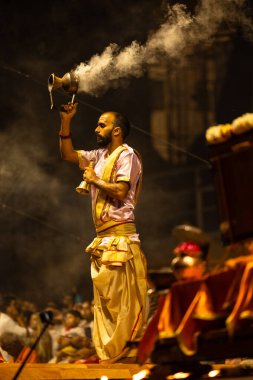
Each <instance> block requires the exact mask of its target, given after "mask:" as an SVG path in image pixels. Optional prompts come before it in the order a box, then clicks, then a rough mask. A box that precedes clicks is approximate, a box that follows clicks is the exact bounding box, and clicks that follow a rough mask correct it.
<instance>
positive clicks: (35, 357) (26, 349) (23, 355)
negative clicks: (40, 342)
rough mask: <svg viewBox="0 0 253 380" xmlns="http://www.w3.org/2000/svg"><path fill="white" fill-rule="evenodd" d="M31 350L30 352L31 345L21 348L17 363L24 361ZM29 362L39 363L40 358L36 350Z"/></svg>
mask: <svg viewBox="0 0 253 380" xmlns="http://www.w3.org/2000/svg"><path fill="white" fill-rule="evenodd" d="M29 352H30V347H24V348H23V349H22V350H21V352H20V354H19V355H18V357H17V359H16V360H15V363H21V362H23V361H24V360H25V359H26V357H27V355H28V354H29ZM27 363H39V358H38V355H37V353H36V351H32V353H31V355H30V357H29V359H28V361H27Z"/></svg>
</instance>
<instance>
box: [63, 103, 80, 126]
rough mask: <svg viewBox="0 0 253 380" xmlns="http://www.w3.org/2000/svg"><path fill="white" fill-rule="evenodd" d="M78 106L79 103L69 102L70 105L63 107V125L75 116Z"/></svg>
mask: <svg viewBox="0 0 253 380" xmlns="http://www.w3.org/2000/svg"><path fill="white" fill-rule="evenodd" d="M77 105H78V103H77V102H76V103H74V104H73V103H71V102H69V103H68V104H63V105H61V111H60V117H61V121H62V122H63V123H64V122H69V121H70V120H71V119H72V118H73V117H74V116H75V114H76V109H77Z"/></svg>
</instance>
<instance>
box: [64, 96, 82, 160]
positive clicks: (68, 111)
mask: <svg viewBox="0 0 253 380" xmlns="http://www.w3.org/2000/svg"><path fill="white" fill-rule="evenodd" d="M76 108H77V103H75V104H72V103H69V104H67V105H63V106H61V112H60V117H61V129H60V132H59V138H60V152H61V157H62V159H63V160H65V161H69V162H73V163H74V164H77V165H78V164H79V161H78V154H77V152H76V151H75V150H74V147H73V145H72V139H71V120H72V118H73V117H74V116H75V114H76Z"/></svg>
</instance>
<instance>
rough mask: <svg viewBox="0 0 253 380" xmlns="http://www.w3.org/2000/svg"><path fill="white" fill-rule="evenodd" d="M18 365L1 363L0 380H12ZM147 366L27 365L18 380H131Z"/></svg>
mask: <svg viewBox="0 0 253 380" xmlns="http://www.w3.org/2000/svg"><path fill="white" fill-rule="evenodd" d="M19 366H20V364H16V363H13V364H11V363H1V364H0V380H12V379H13V377H14V376H15V374H16V372H17V370H18V368H19ZM144 368H148V367H147V366H144V367H141V366H139V365H138V364H111V365H102V364H27V365H26V366H25V367H24V369H23V371H22V372H21V374H20V376H19V378H18V379H19V380H84V379H100V378H101V377H102V376H107V377H108V379H126V380H128V379H132V376H133V375H134V374H135V373H138V372H140V371H141V370H142V369H144Z"/></svg>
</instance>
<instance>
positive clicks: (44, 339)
mask: <svg viewBox="0 0 253 380" xmlns="http://www.w3.org/2000/svg"><path fill="white" fill-rule="evenodd" d="M29 328H30V336H28V337H26V338H25V339H24V342H25V347H24V348H23V349H22V351H21V352H20V355H19V356H18V358H17V361H18V362H22V361H23V360H24V359H25V358H26V356H27V355H28V353H29V352H30V347H31V346H32V345H33V344H34V342H35V341H36V339H37V338H38V336H39V335H40V333H41V331H42V328H43V324H42V322H41V319H40V316H39V313H33V314H32V315H31V316H30V320H29ZM51 358H52V338H51V336H50V334H49V332H48V331H45V332H44V334H43V335H42V336H41V338H40V340H39V342H38V344H37V345H36V347H35V350H34V353H33V354H32V355H31V356H30V357H29V359H28V362H30V363H31V362H32V363H47V362H48V361H49V360H50V359H51Z"/></svg>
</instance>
